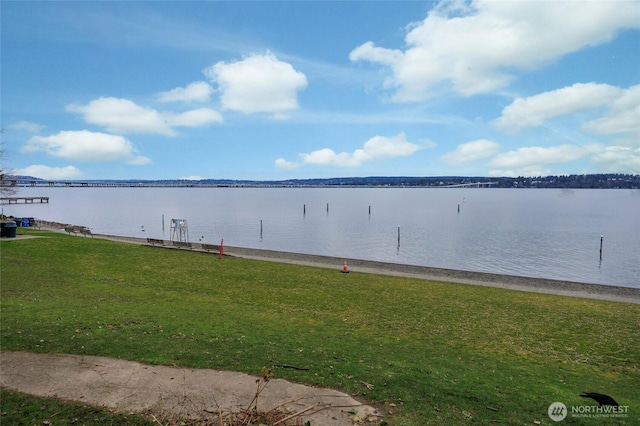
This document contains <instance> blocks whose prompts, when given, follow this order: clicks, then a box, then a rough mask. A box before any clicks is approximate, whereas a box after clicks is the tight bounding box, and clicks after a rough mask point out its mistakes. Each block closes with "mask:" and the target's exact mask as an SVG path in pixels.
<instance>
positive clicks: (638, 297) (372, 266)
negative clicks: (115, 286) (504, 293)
mask: <svg viewBox="0 0 640 426" xmlns="http://www.w3.org/2000/svg"><path fill="white" fill-rule="evenodd" d="M96 237H100V238H107V239H112V240H117V241H124V242H130V243H137V244H147V241H146V239H144V238H134V237H117V236H111V235H96ZM193 246H194V248H193V249H192V250H194V251H198V246H199V244H198V243H193ZM224 255H226V256H234V257H240V258H244V259H254V260H264V261H270V262H281V263H290V264H296V265H305V266H315V267H320V268H328V269H335V270H336V271H342V268H343V262H344V260H345V259H344V258H341V257H332V256H320V255H311V254H302V253H290V252H283V251H275V250H264V249H252V248H244V247H232V246H224ZM347 262H348V269H349V272H350V273H368V274H382V275H393V276H402V277H409V278H418V279H424V280H431V281H440V282H448V283H456V284H469V285H482V286H487V287H497V288H504V289H508V290H518V291H526V292H534V293H546V294H554V295H559V296H571V297H582V298H588V299H598V300H608V301H614V302H625V303H637V304H640V288H632V287H620V286H612V285H603V284H587V283H580V282H574V281H561V280H551V279H545V278H532V277H521V276H515V275H501V274H491V273H485V272H472V271H459V270H453V269H443V268H432V267H428V266H417V265H405V264H400V263H387V262H377V261H370V260H361V259H347Z"/></svg>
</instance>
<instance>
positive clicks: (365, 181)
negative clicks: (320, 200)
mask: <svg viewBox="0 0 640 426" xmlns="http://www.w3.org/2000/svg"><path fill="white" fill-rule="evenodd" d="M0 187H7V188H11V187H14V188H15V187H34V188H47V187H52V188H53V187H71V188H74V187H105V188H106V187H116V188H124V187H128V188H133V187H142V188H145V187H157V188H165V187H166V188H171V187H176V188H192V187H193V188H557V189H587V188H592V189H595V188H600V189H640V174H635V175H632V174H620V173H607V174H581V175H561V176H545V177H540V176H538V177H526V176H520V177H507V176H503V177H486V176H368V177H335V178H306V179H283V180H249V179H244V180H242V179H201V180H187V179H94V180H52V179H40V178H37V177H33V176H6V175H0Z"/></svg>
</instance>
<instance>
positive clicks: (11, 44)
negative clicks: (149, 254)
mask: <svg viewBox="0 0 640 426" xmlns="http://www.w3.org/2000/svg"><path fill="white" fill-rule="evenodd" d="M1 19H2V22H1V24H2V28H1V32H2V34H1V35H2V46H1V47H2V49H1V55H2V69H1V71H2V72H1V77H0V78H1V83H2V99H1V121H2V128H3V133H2V149H3V150H4V156H5V158H4V159H3V162H4V164H3V166H2V168H3V169H5V168H11V169H13V171H14V172H15V173H17V174H26V175H31V176H37V177H41V178H45V179H121V178H122V179H124V178H133V179H180V178H186V179H200V178H231V179H289V178H312V177H337V176H382V175H388V176H407V175H411V176H442V175H448V176H451V175H456V176H463V175H464V176H539V175H543V176H544V175H553V174H574V173H632V174H638V173H640V2H639V1H615V0H613V1H604V0H600V1H592V2H582V1H558V2H556V1H542V0H539V1H491V2H487V1H483V0H478V1H442V2H418V1H393V2H392V1H325V2H313V1H298V2H289V1H277V2H276V1H258V2H245V1H234V2H231V1H228V2H197V1H193V2H17V1H16V2H14V1H2V3H1Z"/></svg>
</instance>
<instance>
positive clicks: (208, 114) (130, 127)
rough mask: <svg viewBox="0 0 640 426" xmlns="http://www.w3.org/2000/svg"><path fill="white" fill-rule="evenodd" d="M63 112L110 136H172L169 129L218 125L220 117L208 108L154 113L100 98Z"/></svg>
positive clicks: (133, 103)
mask: <svg viewBox="0 0 640 426" xmlns="http://www.w3.org/2000/svg"><path fill="white" fill-rule="evenodd" d="M67 111H71V112H76V113H79V114H82V115H83V118H84V120H85V121H86V122H87V123H90V124H96V125H98V126H102V127H104V128H106V129H107V130H108V131H110V132H113V133H119V134H124V133H151V134H161V135H166V136H173V135H175V134H176V132H175V130H174V129H173V127H199V126H206V125H209V124H213V123H221V122H222V121H223V119H222V116H221V115H220V113H218V112H217V111H214V110H212V109H210V108H199V109H194V110H189V111H185V112H182V113H173V112H158V111H156V110H155V109H152V108H146V107H142V106H140V105H138V104H136V103H135V102H133V101H130V100H129V99H122V98H110V97H109V98H105V97H101V98H98V99H95V100H93V101H91V102H89V103H88V104H87V105H75V104H72V105H69V106H67Z"/></svg>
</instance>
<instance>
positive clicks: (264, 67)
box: [203, 52, 307, 118]
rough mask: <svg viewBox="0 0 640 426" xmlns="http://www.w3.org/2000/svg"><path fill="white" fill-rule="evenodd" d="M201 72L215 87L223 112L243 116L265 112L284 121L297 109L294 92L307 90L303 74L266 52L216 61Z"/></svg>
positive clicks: (295, 93)
mask: <svg viewBox="0 0 640 426" xmlns="http://www.w3.org/2000/svg"><path fill="white" fill-rule="evenodd" d="M203 72H204V74H205V75H206V76H207V77H208V78H209V79H210V80H211V81H213V82H216V83H217V84H218V86H219V91H220V92H221V97H220V100H221V102H222V106H223V108H224V109H229V110H234V111H240V112H242V113H245V114H253V113H257V112H266V113H272V114H274V117H276V118H287V117H288V114H289V113H291V112H292V111H294V110H296V109H298V99H297V91H298V90H301V89H304V88H305V87H307V78H306V77H305V75H304V74H303V73H301V72H299V71H296V70H295V69H294V68H293V67H292V66H291V64H289V63H287V62H282V61H279V60H278V59H277V58H276V57H275V56H274V55H273V54H272V53H270V52H267V53H266V54H264V55H257V54H254V55H251V56H248V57H246V58H244V59H242V60H240V61H235V62H224V61H220V62H218V63H216V64H215V65H213V66H211V67H209V68H207V69H205V70H204V71H203Z"/></svg>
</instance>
